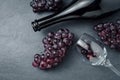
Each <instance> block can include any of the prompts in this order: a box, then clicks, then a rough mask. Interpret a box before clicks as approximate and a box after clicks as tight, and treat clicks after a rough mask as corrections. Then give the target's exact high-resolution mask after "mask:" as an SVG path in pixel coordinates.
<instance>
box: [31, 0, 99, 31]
mask: <svg viewBox="0 0 120 80" xmlns="http://www.w3.org/2000/svg"><path fill="white" fill-rule="evenodd" d="M100 1H101V0H74V1H73V2H71V4H70V5H68V6H67V7H66V8H64V9H63V10H61V11H58V12H57V13H55V14H52V15H50V16H47V17H44V18H41V19H38V20H37V19H36V20H35V21H33V22H32V27H33V29H34V31H35V32H36V31H40V30H41V29H43V28H46V27H48V26H49V25H52V24H55V23H58V22H61V21H65V20H68V19H75V18H79V17H80V16H81V15H82V14H84V13H85V12H89V11H94V10H98V9H100V7H99V3H100Z"/></svg>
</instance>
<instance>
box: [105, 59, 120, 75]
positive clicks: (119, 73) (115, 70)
mask: <svg viewBox="0 0 120 80" xmlns="http://www.w3.org/2000/svg"><path fill="white" fill-rule="evenodd" d="M103 65H104V66H105V67H108V68H109V69H111V70H112V71H113V72H114V73H116V74H117V75H118V76H120V71H118V70H117V69H116V68H115V67H114V66H113V65H112V64H111V62H110V60H109V59H106V60H105V62H104V64H103Z"/></svg>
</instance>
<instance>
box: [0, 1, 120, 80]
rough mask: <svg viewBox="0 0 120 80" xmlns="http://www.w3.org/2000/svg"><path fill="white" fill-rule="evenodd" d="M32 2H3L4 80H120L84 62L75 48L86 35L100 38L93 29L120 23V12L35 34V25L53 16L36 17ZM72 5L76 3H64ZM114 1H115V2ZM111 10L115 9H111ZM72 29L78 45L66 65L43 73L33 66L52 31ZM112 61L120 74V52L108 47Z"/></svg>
mask: <svg viewBox="0 0 120 80" xmlns="http://www.w3.org/2000/svg"><path fill="white" fill-rule="evenodd" d="M30 1H31V0H0V80H119V79H120V77H118V76H117V75H116V74H114V73H113V72H112V71H110V70H109V69H108V68H105V67H93V66H91V65H88V64H86V63H84V62H83V61H82V57H81V56H80V55H79V54H78V52H77V51H76V48H75V42H76V40H77V39H78V38H79V36H80V35H81V34H82V33H84V32H86V33H89V34H91V35H93V36H94V37H96V38H98V36H97V34H96V32H95V31H94V30H93V25H94V24H97V23H99V22H108V21H115V20H116V19H118V18H119V19H120V12H117V13H115V14H114V15H112V16H109V17H107V18H103V19H99V20H82V19H80V20H71V21H66V22H62V23H59V24H55V25H53V26H52V27H51V28H46V29H44V30H42V31H41V32H36V33H35V32H34V31H33V29H32V27H31V21H33V20H34V19H36V18H41V17H44V16H46V15H49V14H50V13H45V12H44V13H41V14H34V13H33V12H32V9H31V7H30V6H29V2H30ZM64 1H65V3H69V2H70V1H72V0H68V1H67V0H64ZM111 1H112V0H111ZM113 1H114V0H113ZM109 7H111V5H110V6H109ZM59 28H68V29H70V30H71V31H72V32H73V33H75V40H74V45H73V46H72V47H71V48H70V49H69V51H68V54H67V56H66V58H65V59H64V62H63V63H61V64H60V65H59V66H58V67H56V68H55V69H51V70H48V71H42V70H39V69H36V68H33V67H32V66H31V62H32V61H33V56H34V54H35V53H40V52H41V51H43V45H42V42H41V41H42V38H43V37H44V36H45V35H46V34H47V33H48V32H49V31H56V30H58V29H59ZM107 50H108V58H110V60H111V62H112V63H113V65H114V66H115V67H116V68H117V69H118V70H120V51H116V50H112V49H110V48H109V47H107Z"/></svg>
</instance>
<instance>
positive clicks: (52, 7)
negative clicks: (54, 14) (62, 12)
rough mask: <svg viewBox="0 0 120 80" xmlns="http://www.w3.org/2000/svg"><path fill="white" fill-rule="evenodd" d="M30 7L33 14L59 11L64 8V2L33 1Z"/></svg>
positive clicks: (50, 0)
mask: <svg viewBox="0 0 120 80" xmlns="http://www.w3.org/2000/svg"><path fill="white" fill-rule="evenodd" d="M30 6H31V7H32V8H33V12H40V11H57V10H59V9H60V8H61V7H62V0H32V1H31V2H30Z"/></svg>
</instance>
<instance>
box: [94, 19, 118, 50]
mask: <svg viewBox="0 0 120 80" xmlns="http://www.w3.org/2000/svg"><path fill="white" fill-rule="evenodd" d="M94 29H95V30H96V31H97V32H98V35H99V36H100V38H101V40H102V41H103V42H104V44H106V45H108V46H110V48H113V49H118V50H120V20H117V21H116V22H115V23H113V22H108V23H101V24H98V25H96V26H95V27H94Z"/></svg>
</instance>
